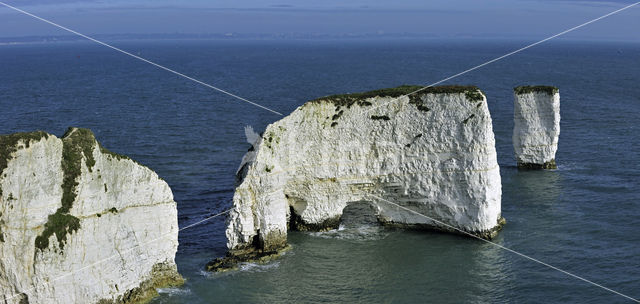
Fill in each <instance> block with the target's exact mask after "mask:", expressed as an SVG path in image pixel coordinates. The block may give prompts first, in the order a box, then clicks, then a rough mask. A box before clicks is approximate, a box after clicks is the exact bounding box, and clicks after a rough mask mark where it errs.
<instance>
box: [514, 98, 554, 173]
mask: <svg viewBox="0 0 640 304" xmlns="http://www.w3.org/2000/svg"><path fill="white" fill-rule="evenodd" d="M514 97H515V102H514V112H513V119H514V127H513V149H514V151H515V156H516V161H517V163H518V168H520V169H556V168H557V165H556V151H557V150H558V137H559V136H560V93H559V91H558V88H556V87H552V86H520V87H516V88H515V89H514Z"/></svg>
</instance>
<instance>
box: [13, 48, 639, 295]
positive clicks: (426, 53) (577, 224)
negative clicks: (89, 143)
mask: <svg viewBox="0 0 640 304" xmlns="http://www.w3.org/2000/svg"><path fill="white" fill-rule="evenodd" d="M112 43H113V44H114V45H115V46H117V47H120V48H122V49H124V50H127V51H129V52H132V53H134V54H137V55H140V56H142V57H145V58H148V59H150V60H153V61H155V62H157V63H160V64H163V65H166V66H167V67H170V68H173V69H176V70H178V71H180V72H182V73H184V74H187V75H189V76H192V77H195V78H197V79H200V80H202V81H205V82H207V83H210V84H213V85H216V86H219V87H220V88H223V89H225V90H228V91H230V92H233V93H235V94H238V95H240V96H242V97H245V98H247V99H249V100H252V101H254V102H257V103H260V104H262V105H265V106H268V107H270V108H273V109H275V110H277V111H280V112H282V113H285V114H286V113H290V112H291V111H292V110H294V109H295V108H296V107H298V106H300V105H301V104H303V103H304V102H305V101H306V100H310V99H314V98H317V97H320V96H325V95H329V94H336V93H347V92H359V91H365V90H371V89H377V88H383V87H395V86H398V85H401V84H429V83H432V82H435V81H438V80H440V79H442V78H445V77H448V76H450V75H453V74H455V73H458V72H461V71H463V70H465V69H467V68H470V67H472V66H475V65H477V64H480V63H483V62H485V61H487V60H489V59H493V58H495V57H498V56H500V55H503V54H505V53H508V52H510V51H512V50H515V49H517V48H520V47H522V46H524V45H526V43H527V42H525V41H508V40H491V41H484V40H463V41H454V40H417V41H416V40H406V39H396V40H393V39H387V40H362V39H360V40H292V41H288V40H211V41H196V40H192V41H189V40H174V41H113V42H112ZM447 83H448V84H474V85H477V86H479V87H480V88H481V89H482V90H483V91H484V92H485V93H486V95H487V98H488V103H489V109H490V111H491V115H492V118H493V127H494V131H495V135H496V148H497V150H498V161H499V163H500V166H501V175H502V190H503V195H502V210H503V216H504V217H505V218H506V219H507V225H506V226H504V230H502V232H501V233H500V235H499V236H498V237H497V238H496V239H495V242H496V243H498V244H500V245H502V246H506V247H508V248H511V249H513V250H515V251H518V252H521V253H523V254H526V255H529V256H531V257H534V258H536V259H539V260H541V261H543V262H546V263H549V264H551V265H554V266H556V267H559V268H561V269H563V270H566V271H569V272H571V273H574V274H576V275H579V276H582V277H584V278H586V279H588V280H592V281H594V282H596V283H599V284H602V285H604V286H606V287H609V288H611V289H614V290H616V291H618V292H621V293H623V294H626V295H629V296H631V297H634V298H640V233H639V229H640V137H639V135H638V134H639V133H640V44H625V43H605V42H575V41H566V40H562V39H557V40H553V41H550V42H547V43H544V44H541V45H539V46H536V47H534V48H531V49H529V50H526V51H524V52H522V53H520V54H517V55H514V56H512V57H508V58H506V59H504V60H501V61H499V62H496V63H493V64H491V65H488V66H485V67H483V68H480V69H478V70H476V71H473V72H471V73H469V74H465V75H463V76H461V77H458V78H456V79H455V80H452V81H449V82H447ZM523 84H544V85H555V86H558V87H559V88H560V94H561V116H562V121H561V134H560V144H559V150H558V153H557V157H556V160H557V162H558V164H559V168H558V170H552V171H518V170H517V169H516V168H515V166H514V164H515V160H514V156H513V148H512V144H511V134H512V128H513V95H512V88H513V87H514V86H517V85H523ZM278 118H279V117H278V116H277V115H274V114H273V113H270V112H268V111H265V110H262V109H259V108H256V107H254V106H251V105H248V104H246V103H243V102H240V101H237V100H235V99H233V98H231V97H228V96H226V95H223V94H220V93H218V92H216V91H213V90H211V89H208V88H205V87H203V86H200V85H197V84H195V83H193V82H190V81H188V80H185V79H183V78H180V77H177V76H175V75H173V74H170V73H168V72H166V71H162V70H160V69H158V68H156V67H153V66H150V65H148V64H145V63H142V62H140V61H137V60H135V59H133V58H130V57H127V56H124V55H122V54H120V53H117V52H114V51H113V50H110V49H107V48H105V47H102V46H99V45H96V44H93V43H90V42H65V43H41V44H26V45H2V46H0V134H6V133H12V132H18V131H32V130H36V129H39V130H45V131H48V132H50V133H53V134H56V135H58V136H61V135H62V134H63V133H64V131H65V130H66V128H67V127H69V126H77V127H84V128H90V129H92V130H93V131H94V132H95V134H96V137H97V138H98V140H100V141H101V142H102V144H103V145H104V146H105V147H107V148H108V149H110V150H113V151H115V152H118V153H121V154H125V155H128V156H130V157H132V158H134V159H136V160H138V161H139V162H141V163H143V164H145V165H147V166H149V167H150V168H152V169H153V170H155V171H156V172H157V173H158V174H159V175H160V176H161V177H162V178H164V179H165V180H166V181H167V182H168V183H169V185H170V186H171V188H172V190H173V193H174V195H175V199H176V201H177V202H178V211H179V212H178V216H179V223H180V226H181V227H185V226H187V225H189V224H191V223H194V222H197V221H199V220H201V219H204V218H206V217H208V216H210V215H213V214H216V213H218V212H221V211H224V210H226V209H228V208H229V207H230V206H231V198H232V195H233V183H234V174H235V171H236V169H237V167H238V165H239V163H240V160H241V158H242V156H243V154H244V152H245V151H246V150H247V148H248V147H249V146H248V144H247V143H246V142H245V138H244V126H246V125H251V126H253V127H254V128H255V129H256V130H258V131H262V130H264V128H265V126H266V125H267V124H269V123H271V122H274V121H275V120H277V119H278ZM224 229H225V222H224V218H223V217H219V218H214V219H212V220H210V221H208V222H206V223H203V224H201V225H198V226H195V227H192V228H189V229H185V230H183V231H181V232H180V236H179V240H180V247H179V249H178V253H177V256H176V260H177V263H178V267H179V271H180V272H181V273H182V275H183V276H184V277H185V278H186V279H187V282H186V284H185V285H184V287H182V288H170V289H163V290H160V292H161V296H160V297H158V298H156V299H155V300H154V301H153V303H155V304H159V303H411V302H413V303H422V302H432V303H496V302H498V303H502V302H508V303H630V302H631V301H629V300H627V299H625V298H623V297H621V296H619V295H616V294H613V293H611V292H608V291H606V290H603V289H601V288H598V287H595V286H593V285H590V284H587V283H585V282H583V281H580V280H577V279H575V278H572V277H570V276H567V275H566V274H563V273H561V272H558V271H556V270H552V269H550V268H548V267H545V266H543V265H540V264H538V263H535V262H532V261H530V260H527V259H525V258H523V257H521V256H518V255H516V254H514V253H511V252H508V251H505V250H502V249H500V248H498V247H496V246H493V245H491V244H487V243H484V242H481V241H478V240H475V239H471V238H467V237H461V236H456V235H449V234H442V233H434V232H417V231H403V230H384V229H381V228H378V227H371V226H366V225H365V226H360V227H351V228H347V229H343V230H337V231H329V232H324V233H299V232H293V233H291V234H290V237H289V241H290V243H291V244H292V245H293V249H292V250H291V251H289V252H288V253H286V254H285V255H284V256H282V257H281V258H280V259H277V260H275V261H273V262H270V263H268V264H264V265H255V264H246V265H243V266H242V267H241V269H240V270H239V271H233V272H228V273H224V274H209V273H207V272H205V271H203V266H204V265H205V264H206V263H207V262H208V261H210V260H211V259H213V258H216V257H220V256H223V255H224V254H225V249H226V248H225V242H226V240H225V236H224Z"/></svg>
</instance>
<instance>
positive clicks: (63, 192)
mask: <svg viewBox="0 0 640 304" xmlns="http://www.w3.org/2000/svg"><path fill="white" fill-rule="evenodd" d="M0 172H1V175H0V189H1V196H0V294H1V296H0V302H1V303H98V302H99V301H102V302H100V303H130V302H135V301H137V300H141V299H148V298H150V297H151V296H153V295H154V294H155V293H156V292H155V289H154V288H155V287H158V286H160V285H171V284H179V283H180V282H181V281H182V279H181V277H180V275H179V274H178V273H177V269H176V265H175V262H174V257H175V253H176V250H177V246H178V222H177V210H176V203H175V202H174V200H173V194H172V193H171V190H170V189H169V186H168V185H167V183H166V182H164V181H163V180H161V179H160V178H159V177H158V175H157V174H156V173H154V172H153V171H151V170H150V169H149V168H147V167H144V166H142V165H140V164H138V163H136V162H134V161H133V160H130V159H129V158H127V157H124V156H120V155H117V154H114V153H111V152H108V151H107V150H104V149H103V148H101V147H100V146H99V144H98V142H97V141H96V140H95V138H94V137H93V134H92V133H91V131H89V130H86V129H75V128H73V129H70V130H69V131H68V132H67V134H65V137H63V138H62V139H59V138H57V137H55V136H53V135H50V134H47V133H44V132H33V133H23V134H13V135H6V136H0ZM27 301H28V302H27Z"/></svg>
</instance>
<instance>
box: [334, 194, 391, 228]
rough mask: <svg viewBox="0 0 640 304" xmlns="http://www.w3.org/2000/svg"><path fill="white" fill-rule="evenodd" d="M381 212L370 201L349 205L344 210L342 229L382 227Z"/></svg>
mask: <svg viewBox="0 0 640 304" xmlns="http://www.w3.org/2000/svg"><path fill="white" fill-rule="evenodd" d="M379 215H380V210H379V208H378V207H377V206H376V205H374V204H373V202H370V201H356V202H351V203H348V204H347V206H346V207H344V209H342V215H341V216H340V226H339V227H340V228H341V229H342V228H347V229H349V228H360V227H365V226H380V225H381V224H382V223H381V221H380V217H379Z"/></svg>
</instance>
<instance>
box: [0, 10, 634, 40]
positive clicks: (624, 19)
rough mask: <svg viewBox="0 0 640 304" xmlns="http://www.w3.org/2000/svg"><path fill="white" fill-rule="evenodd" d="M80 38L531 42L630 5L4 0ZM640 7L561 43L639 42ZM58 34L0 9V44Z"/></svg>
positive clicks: (37, 22)
mask: <svg viewBox="0 0 640 304" xmlns="http://www.w3.org/2000/svg"><path fill="white" fill-rule="evenodd" d="M3 1H4V2H6V3H8V4H10V5H14V6H17V7H19V8H23V9H25V10H27V11H30V12H32V13H34V14H36V15H39V16H42V17H44V18H48V19H51V20H52V21H54V22H57V23H60V24H62V25H64V26H68V27H70V28H73V29H75V30H78V31H80V32H82V33H86V34H123V33H135V34H150V33H192V34H219V33H240V34H280V33H285V34H291V33H295V34H329V35H341V34H375V33H384V34H394V33H408V34H418V35H434V36H439V37H479V38H482V37H505V38H524V39H536V38H542V37H546V36H549V35H551V34H555V33H557V32H559V31H561V30H564V29H567V28H569V27H572V26H575V25H577V24H580V23H582V22H585V21H587V20H589V19H592V18H595V17H598V16H600V15H603V14H605V13H608V12H610V11H613V10H615V9H618V8H621V7H623V6H625V5H628V4H630V3H633V2H634V1H626V0H621V1H613V2H604V1H563V0H487V1H479V0H430V1H417V0H395V1H380V0H378V1H366V0H352V1H338V0H324V1H317V0H316V1H310V0H296V1H293V0H263V1H258V0H244V1H237V0H236V1H231V0H215V1H204V0H193V1H177V0H173V1H170V0H153V1H152V0H128V1H122V0H3ZM638 29H640V5H638V6H636V7H634V8H631V9H629V10H627V11H625V12H622V13H620V14H619V15H615V16H612V17H610V18H607V19H605V20H602V21H599V22H597V23H595V24H593V25H590V26H588V27H585V28H583V29H580V30H578V31H576V32H573V33H571V34H570V35H568V36H567V38H573V39H598V40H625V41H640V31H639V30H638ZM64 34H65V32H63V31H61V30H59V29H56V28H54V27H52V26H51V25H47V24H44V23H42V22H40V21H37V20H35V19H32V18H30V17H27V16H24V15H21V14H19V13H17V12H15V11H11V10H9V9H7V8H3V7H0V37H18V36H31V35H64Z"/></svg>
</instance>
